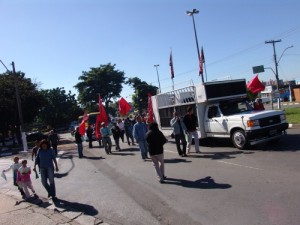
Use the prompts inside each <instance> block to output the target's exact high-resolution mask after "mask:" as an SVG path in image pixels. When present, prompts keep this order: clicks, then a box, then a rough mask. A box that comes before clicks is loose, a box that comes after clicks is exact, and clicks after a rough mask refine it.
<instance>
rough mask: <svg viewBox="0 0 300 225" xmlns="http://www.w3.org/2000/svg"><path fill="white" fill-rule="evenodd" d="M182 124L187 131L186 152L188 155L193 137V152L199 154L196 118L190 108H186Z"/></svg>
mask: <svg viewBox="0 0 300 225" xmlns="http://www.w3.org/2000/svg"><path fill="white" fill-rule="evenodd" d="M183 122H184V124H185V126H186V129H187V137H188V146H187V151H188V153H190V150H191V145H192V138H193V137H194V142H195V151H196V153H200V150H199V136H198V132H197V117H196V116H195V115H194V112H193V108H192V107H190V106H189V107H188V108H187V113H186V114H185V115H184V117H183Z"/></svg>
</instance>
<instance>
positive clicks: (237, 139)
mask: <svg viewBox="0 0 300 225" xmlns="http://www.w3.org/2000/svg"><path fill="white" fill-rule="evenodd" d="M152 104H153V105H152V106H153V112H154V115H155V119H156V121H157V123H158V124H159V126H160V128H161V130H162V132H163V133H164V134H165V135H168V136H170V135H171V133H172V128H171V127H170V120H171V119H172V114H173V111H174V110H176V111H177V112H178V114H179V115H181V116H183V115H185V113H186V109H187V108H188V107H189V106H191V107H193V109H194V113H195V114H196V116H197V119H198V133H199V138H200V139H204V138H208V137H213V138H230V139H231V141H232V143H233V144H234V146H235V147H237V148H239V149H245V148H246V147H247V145H248V144H250V145H255V144H258V143H262V142H266V141H270V140H272V139H278V138H280V136H281V135H283V134H285V133H286V129H288V123H287V121H286V117H285V113H284V111H282V110H263V111H255V110H253V107H252V105H251V104H250V102H249V101H248V99H247V93H246V81H245V80H244V79H238V80H227V81H217V82H206V83H203V84H199V85H195V86H189V87H185V88H182V89H178V90H174V91H171V92H167V93H161V94H157V95H155V96H152Z"/></svg>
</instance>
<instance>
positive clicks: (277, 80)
mask: <svg viewBox="0 0 300 225" xmlns="http://www.w3.org/2000/svg"><path fill="white" fill-rule="evenodd" d="M277 42H281V39H279V40H270V41H265V44H273V51H274V62H275V72H276V74H275V77H276V82H277V91H278V94H279V98H278V100H277V101H278V109H281V105H280V93H279V77H278V62H277V57H276V50H275V43H277Z"/></svg>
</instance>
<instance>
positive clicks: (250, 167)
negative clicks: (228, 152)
mask: <svg viewBox="0 0 300 225" xmlns="http://www.w3.org/2000/svg"><path fill="white" fill-rule="evenodd" d="M217 162H221V163H225V164H229V165H233V166H240V167H244V168H248V169H254V170H264V169H261V168H257V167H252V166H244V165H240V164H236V163H230V162H226V161H223V160H217Z"/></svg>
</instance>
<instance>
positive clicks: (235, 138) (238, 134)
mask: <svg viewBox="0 0 300 225" xmlns="http://www.w3.org/2000/svg"><path fill="white" fill-rule="evenodd" d="M231 141H232V143H233V145H234V146H235V147H236V148H238V149H245V148H246V146H247V138H246V135H245V132H244V131H243V130H240V129H239V130H236V131H234V132H233V133H232V135H231Z"/></svg>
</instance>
